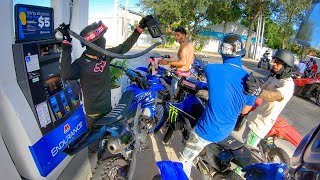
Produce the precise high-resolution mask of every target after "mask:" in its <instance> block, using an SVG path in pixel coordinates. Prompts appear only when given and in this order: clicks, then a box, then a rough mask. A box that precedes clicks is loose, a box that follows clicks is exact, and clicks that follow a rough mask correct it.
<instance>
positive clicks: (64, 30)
mask: <svg viewBox="0 0 320 180" xmlns="http://www.w3.org/2000/svg"><path fill="white" fill-rule="evenodd" d="M69 29H70V24H64V23H62V24H60V26H59V27H58V28H57V30H58V31H60V32H61V34H62V36H63V40H67V41H69V42H71V41H72V39H71V37H70V34H69V33H68V30H69Z"/></svg>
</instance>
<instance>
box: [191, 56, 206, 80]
mask: <svg viewBox="0 0 320 180" xmlns="http://www.w3.org/2000/svg"><path fill="white" fill-rule="evenodd" d="M194 56H195V58H194V61H193V64H192V67H191V73H192V76H191V77H193V78H194V79H197V80H199V81H203V82H207V78H206V75H205V71H204V69H205V67H206V65H207V64H208V61H205V60H204V59H205V58H208V57H207V56H199V55H194Z"/></svg>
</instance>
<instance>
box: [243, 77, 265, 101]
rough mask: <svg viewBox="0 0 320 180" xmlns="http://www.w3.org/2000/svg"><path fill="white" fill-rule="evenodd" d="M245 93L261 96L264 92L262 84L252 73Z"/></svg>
mask: <svg viewBox="0 0 320 180" xmlns="http://www.w3.org/2000/svg"><path fill="white" fill-rule="evenodd" d="M244 92H245V94H247V95H251V96H259V95H260V94H261V93H262V89H261V84H260V81H259V79H258V78H257V77H255V76H254V75H253V74H252V73H250V75H249V77H248V79H247V81H246V87H245V91H244Z"/></svg>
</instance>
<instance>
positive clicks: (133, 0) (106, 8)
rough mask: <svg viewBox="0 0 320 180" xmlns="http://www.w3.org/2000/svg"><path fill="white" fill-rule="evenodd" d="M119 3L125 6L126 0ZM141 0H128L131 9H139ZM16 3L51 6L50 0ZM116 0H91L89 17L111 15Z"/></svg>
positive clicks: (14, 2)
mask: <svg viewBox="0 0 320 180" xmlns="http://www.w3.org/2000/svg"><path fill="white" fill-rule="evenodd" d="M118 3H119V4H121V5H123V6H125V5H126V0H118ZM137 3H139V0H128V7H129V9H130V10H133V11H139V8H138V7H137V6H136V4H137ZM15 4H30V5H37V6H46V7H50V0H13V5H15ZM113 6H114V0H89V18H101V17H111V16H112V15H113Z"/></svg>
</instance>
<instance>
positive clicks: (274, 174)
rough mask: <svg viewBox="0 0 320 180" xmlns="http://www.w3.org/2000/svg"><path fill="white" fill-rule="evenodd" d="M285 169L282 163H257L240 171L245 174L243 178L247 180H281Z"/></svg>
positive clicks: (285, 166)
mask: <svg viewBox="0 0 320 180" xmlns="http://www.w3.org/2000/svg"><path fill="white" fill-rule="evenodd" d="M286 169H287V165H286V164H283V163H281V164H279V163H257V164H252V165H249V166H246V167H244V168H243V169H242V170H241V171H242V172H245V174H244V177H245V178H246V179H247V180H253V179H255V180H257V179H259V180H268V179H275V180H282V179H283V178H284V177H285V175H284V172H285V171H286Z"/></svg>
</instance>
